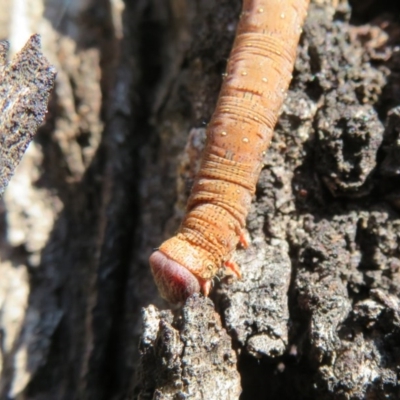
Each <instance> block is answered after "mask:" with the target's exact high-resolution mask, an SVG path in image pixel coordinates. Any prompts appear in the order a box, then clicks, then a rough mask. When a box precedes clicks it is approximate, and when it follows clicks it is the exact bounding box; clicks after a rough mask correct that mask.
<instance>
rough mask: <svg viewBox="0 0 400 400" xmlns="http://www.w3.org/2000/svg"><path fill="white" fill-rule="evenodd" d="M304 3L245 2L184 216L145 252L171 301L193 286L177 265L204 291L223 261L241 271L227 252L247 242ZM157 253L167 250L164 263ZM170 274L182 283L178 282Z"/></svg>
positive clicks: (293, 0) (301, 0) (300, 0)
mask: <svg viewBox="0 0 400 400" xmlns="http://www.w3.org/2000/svg"><path fill="white" fill-rule="evenodd" d="M308 3H309V1H308V0H244V1H243V11H242V14H241V19H240V22H239V25H238V29H237V33H236V38H235V42H234V45H233V48H232V51H231V55H230V58H229V61H228V66H227V71H226V75H225V80H224V83H223V85H222V89H221V93H220V96H219V99H218V103H217V106H216V110H215V112H214V115H213V117H212V119H211V122H210V124H209V126H208V129H207V143H206V147H205V150H204V153H203V156H202V162H201V169H200V171H199V174H198V175H197V177H196V180H195V183H194V186H193V189H192V193H191V196H190V198H189V201H188V205H187V214H186V216H185V218H184V220H183V222H182V225H181V227H180V229H179V232H178V234H177V235H176V236H174V237H172V238H171V239H169V240H167V241H165V242H164V243H163V244H162V245H161V246H160V248H159V249H158V251H157V252H156V253H153V255H152V257H151V258H150V265H151V267H152V271H153V275H154V277H155V281H156V283H157V285H158V286H159V289H160V291H161V295H162V296H163V297H164V298H166V299H167V300H169V301H170V302H172V303H176V302H179V301H184V300H185V298H186V297H188V295H190V294H191V293H192V291H193V290H192V289H193V285H192V284H191V283H190V282H191V278H190V279H188V286H190V288H191V290H184V289H183V288H184V286H185V284H184V283H182V282H181V278H182V276H183V274H182V273H180V272H179V267H181V268H182V269H185V270H187V271H186V275H185V276H187V272H190V274H191V275H192V276H193V277H195V278H196V279H197V280H198V282H199V287H200V288H201V289H202V291H203V293H205V294H206V295H207V294H208V291H209V288H210V284H211V279H212V278H213V277H214V276H215V275H216V273H217V272H218V270H219V268H221V267H222V266H224V265H225V266H227V267H229V268H231V269H232V270H233V272H234V273H235V274H236V275H238V276H240V271H239V269H238V267H237V266H236V265H235V264H234V263H232V262H231V257H232V253H233V252H234V250H235V248H236V246H237V244H238V242H239V241H241V242H242V243H244V240H243V232H244V229H245V221H246V216H247V213H248V210H249V207H250V203H251V199H252V196H253V195H254V192H255V186H256V183H257V180H258V176H259V174H260V171H261V167H262V159H263V155H264V153H265V151H266V150H267V148H268V146H269V144H270V141H271V137H272V133H273V129H274V127H275V124H276V121H277V118H278V115H279V110H280V108H281V106H282V103H283V100H284V98H285V95H286V91H287V89H288V86H289V83H290V81H291V76H292V75H291V74H292V70H293V65H294V62H295V58H296V48H297V43H298V41H299V37H300V34H301V29H302V25H303V23H304V19H305V16H306V13H307V8H308ZM158 253H162V255H163V256H164V257H161V259H162V267H161V266H160V263H159V259H160V257H159V255H158ZM168 260H172V261H173V265H174V268H173V270H174V271H175V272H176V276H175V275H174V274H173V273H171V268H169V267H168ZM177 266H178V267H177ZM177 268H178V270H177ZM163 269H165V271H166V273H165V275H163V272H162V271H163ZM175 278H176V279H177V280H179V281H180V282H181V283H180V284H179V285H176V283H175ZM189 281H190V282H189ZM168 282H169V283H168ZM194 291H199V290H198V289H194Z"/></svg>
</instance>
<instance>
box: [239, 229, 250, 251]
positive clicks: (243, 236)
mask: <svg viewBox="0 0 400 400" xmlns="http://www.w3.org/2000/svg"><path fill="white" fill-rule="evenodd" d="M239 243H240V244H241V245H242V247H243V248H244V249H247V248H248V247H249V246H250V243H249V234H248V233H247V231H246V230H245V229H243V230H242V231H241V232H240V234H239Z"/></svg>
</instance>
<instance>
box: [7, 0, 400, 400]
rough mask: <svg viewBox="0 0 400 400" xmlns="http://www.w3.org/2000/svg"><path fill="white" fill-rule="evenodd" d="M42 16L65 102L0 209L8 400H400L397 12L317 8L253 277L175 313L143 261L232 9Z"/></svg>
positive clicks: (170, 216) (265, 199)
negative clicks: (154, 282) (200, 399)
mask: <svg viewBox="0 0 400 400" xmlns="http://www.w3.org/2000/svg"><path fill="white" fill-rule="evenodd" d="M8 3H10V1H7V2H5V3H4V4H8ZM33 3H35V4H36V3H37V4H36V6H37V7H36V8H35V7H33V10H40V9H42V7H43V6H42V3H41V2H40V1H39V0H36V1H35V2H33ZM46 4H47V8H44V12H43V16H41V14H40V13H38V12H36V13H35V12H34V11H32V10H28V11H26V13H27V16H26V19H27V20H28V21H30V29H35V32H38V33H41V34H42V37H43V51H44V53H45V54H46V56H47V57H48V58H49V60H50V62H51V63H52V64H54V65H55V66H56V68H57V70H58V71H59V74H58V77H57V83H56V88H55V93H54V96H53V98H52V101H51V104H50V112H49V115H48V118H47V122H46V124H45V125H44V126H43V127H42V129H41V130H40V131H39V133H38V135H37V137H36V138H35V140H34V144H33V146H31V147H30V148H29V150H28V152H27V154H26V156H25V157H24V159H23V161H22V164H21V166H20V168H19V169H18V171H17V173H16V175H15V177H14V179H13V180H12V181H11V183H10V186H9V188H8V189H7V191H6V192H5V196H4V200H3V203H2V205H1V207H2V208H1V219H0V226H1V241H0V246H1V247H0V254H1V264H0V274H1V280H0V310H1V312H0V326H1V328H0V329H1V332H2V334H1V337H2V341H1V353H0V358H1V360H0V361H1V377H0V379H1V380H0V396H1V398H18V399H29V400H31V399H32V400H33V399H35V400H38V399H40V400H42V399H43V400H44V399H46V400H47V399H48V400H50V399H96V400H99V399H128V398H129V399H136V398H137V399H151V398H157V399H161V398H165V399H169V398H171V399H177V398H194V399H195V398H204V399H212V398H215V399H223V398H226V399H231V398H233V399H234V398H237V397H238V394H237V393H238V391H239V390H240V388H239V384H240V385H241V388H242V394H241V397H240V398H241V400H246V399H266V398H268V399H296V400H297V399H318V400H319V399H357V398H358V399H364V398H365V399H373V398H384V397H385V396H386V397H385V398H389V399H397V398H399V397H400V393H399V382H398V381H399V375H398V374H399V372H398V365H399V363H400V351H399V343H400V326H399V292H400V262H399V253H400V250H399V237H400V219H399V207H400V206H399V204H400V201H399V199H400V197H399V196H400V193H399V190H398V187H399V186H398V185H399V170H400V167H399V159H400V158H399V153H400V152H399V144H398V142H399V132H400V128H399V126H400V123H399V118H400V111H399V110H400V108H399V106H400V90H399V86H398V82H399V81H400V80H399V76H398V71H399V70H400V65H399V63H400V57H399V54H400V53H399V51H398V46H399V44H400V25H399V23H398V21H397V20H396V18H395V16H396V15H398V14H399V8H398V7H399V6H396V5H395V6H393V7H397V9H396V8H389V7H392V6H391V5H390V4H391V3H390V2H388V3H387V4H389V5H388V6H386V3H385V2H379V1H372V0H371V1H368V2H366V1H353V2H352V7H353V8H350V6H349V5H348V4H347V2H345V1H332V2H330V1H314V2H313V5H312V8H311V9H310V13H309V18H308V21H307V24H306V26H305V29H304V34H303V37H302V40H301V43H300V46H299V56H298V60H297V62H296V68H295V73H294V79H293V82H292V85H291V89H290V91H289V94H288V97H287V99H286V102H285V105H284V108H283V111H282V115H281V117H280V120H279V123H278V126H277V129H276V132H275V136H274V140H273V142H272V145H271V149H270V151H269V152H268V154H267V156H266V158H265V167H264V169H263V171H262V174H261V178H260V181H259V184H258V188H257V193H256V197H255V199H254V202H253V206H252V209H251V212H250V215H249V218H248V228H249V232H250V236H251V240H252V244H251V246H250V248H249V249H248V250H246V251H244V250H239V251H238V252H237V261H238V262H239V263H240V264H241V266H242V270H243V275H244V278H243V280H242V281H240V282H239V281H233V280H232V281H231V282H228V281H227V279H224V278H223V277H221V280H220V281H219V282H216V284H215V289H214V291H213V293H212V296H211V299H212V301H213V303H211V302H210V301H209V300H206V299H203V298H201V297H200V298H194V299H191V300H190V301H189V302H188V304H186V305H185V307H184V308H183V309H181V310H175V311H174V312H172V311H167V310H166V308H167V305H166V304H165V303H163V302H162V301H161V299H160V298H159V297H158V294H157V291H156V289H155V286H154V284H153V281H152V278H151V275H150V271H149V268H148V263H147V260H148V256H149V254H150V253H151V251H152V248H153V247H156V246H157V245H158V244H159V243H161V241H162V240H163V239H165V238H166V237H168V236H169V235H171V234H172V233H174V232H175V230H176V228H177V226H178V224H179V221H180V218H181V217H182V215H183V210H184V205H185V201H186V199H187V196H188V193H189V190H190V185H191V182H192V179H193V175H194V172H195V170H196V169H197V168H198V161H199V154H200V151H201V148H202V146H203V142H204V124H205V123H207V121H208V120H209V118H210V116H211V113H212V111H213V108H214V105H215V102H216V98H217V95H218V90H219V86H220V84H221V79H222V77H221V74H222V73H223V72H224V68H225V65H226V58H227V56H228V54H229V50H230V46H231V44H232V40H233V36H234V32H235V27H236V23H237V21H238V16H239V12H240V6H241V4H240V1H230V0H229V1H228V0H224V1H219V2H212V1H204V0H202V1H192V0H188V1H183V0H170V1H168V2H164V1H156V0H136V1H126V2H125V8H124V10H122V9H121V8H120V6H121V5H123V3H120V2H118V1H113V2H106V1H103V0H102V1H94V0H92V1H89V0H88V1H84V2H82V1H77V0H76V1H75V0H71V1H70V2H69V3H68V2H64V1H61V2H58V1H56V0H53V1H50V2H46ZM66 4H68V7H65V5H66ZM0 7H3V3H1V5H0ZM63 10H64V11H63ZM29 12H30V13H31V14H29ZM60 13H61V14H62V18H60ZM0 14H1V13H0ZM2 15H10V25H9V30H8V31H7V32H6V33H4V35H6V36H7V35H9V36H10V39H11V43H13V38H14V39H15V35H16V33H15V31H12V30H11V29H10V27H11V26H12V21H13V19H12V18H13V13H12V12H8V11H7V13H6V12H5V13H3V14H2ZM3 30H4V28H2V31H1V32H3ZM32 33H33V32H32ZM44 33H46V34H44ZM2 34H3V33H2ZM15 40H17V39H15ZM25 40H26V39H25ZM15 47H16V48H17V45H15ZM212 304H214V305H215V311H216V313H217V314H219V316H218V315H217V314H216V313H215V311H214V309H213V307H214V306H213V305H212ZM142 307H146V308H145V309H144V311H142ZM156 307H157V308H156ZM162 308H164V309H165V311H159V309H162ZM221 321H222V322H221ZM140 336H141V337H142V339H140ZM235 360H237V365H236V364H235V363H236V361H235ZM238 373H239V374H238ZM213 376H214V377H215V379H214V380H213ZM216 382H223V383H224V385H222V384H221V385H217V384H216ZM197 388H201V389H202V391H200V389H197ZM210 392H211V393H210ZM185 396H186V397H185Z"/></svg>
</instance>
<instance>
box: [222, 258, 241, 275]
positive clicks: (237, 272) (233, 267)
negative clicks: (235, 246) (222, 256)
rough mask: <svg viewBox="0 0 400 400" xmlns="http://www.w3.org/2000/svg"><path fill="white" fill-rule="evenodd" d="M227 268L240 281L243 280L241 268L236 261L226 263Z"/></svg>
mask: <svg viewBox="0 0 400 400" xmlns="http://www.w3.org/2000/svg"><path fill="white" fill-rule="evenodd" d="M224 266H225V268H228V269H230V270H231V271H232V272H233V273H234V274H235V275H236V276H237V277H238V278H239V279H241V278H242V273H241V272H240V267H239V265H237V264H236V263H235V262H234V261H230V260H228V261H225V262H224Z"/></svg>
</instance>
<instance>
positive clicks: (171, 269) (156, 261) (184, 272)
mask: <svg viewBox="0 0 400 400" xmlns="http://www.w3.org/2000/svg"><path fill="white" fill-rule="evenodd" d="M149 262H150V266H151V271H152V273H153V276H154V280H155V282H156V284H157V287H158V290H159V292H160V295H161V297H163V298H164V299H166V300H168V301H169V302H170V303H173V304H176V303H181V302H184V301H185V300H186V299H187V298H188V297H189V296H191V295H192V294H194V293H198V292H200V289H201V286H200V282H199V280H198V279H197V278H196V277H195V276H194V275H193V274H192V273H191V272H190V271H189V270H188V269H187V268H185V267H184V266H182V265H181V264H179V263H178V262H176V261H174V260H172V259H170V258H169V257H168V256H167V255H166V254H164V253H163V252H162V251H160V250H157V251H155V252H154V253H153V254H152V255H151V256H150V259H149Z"/></svg>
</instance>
